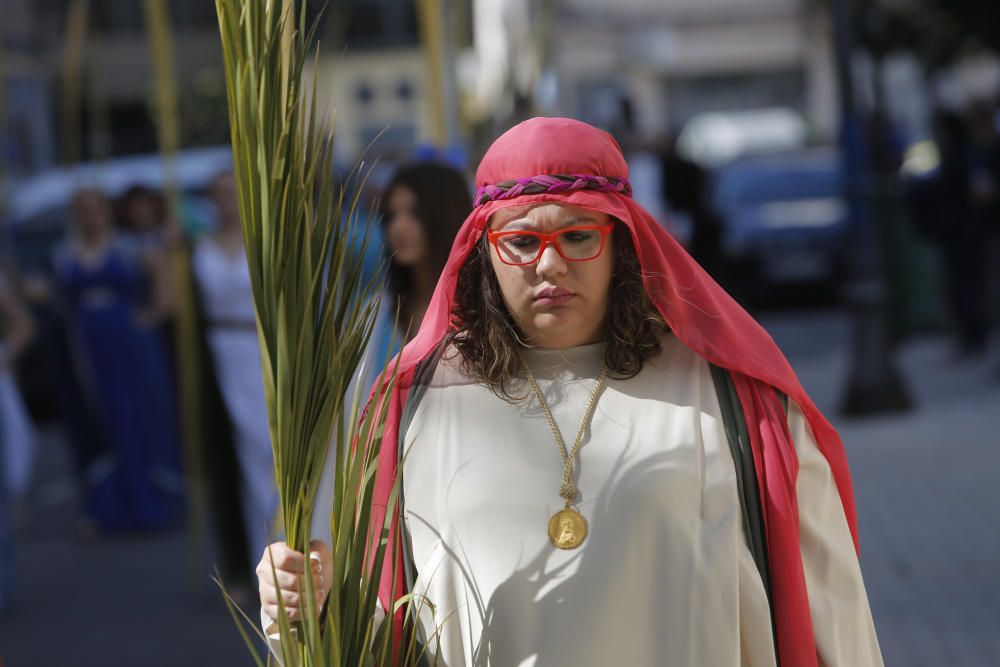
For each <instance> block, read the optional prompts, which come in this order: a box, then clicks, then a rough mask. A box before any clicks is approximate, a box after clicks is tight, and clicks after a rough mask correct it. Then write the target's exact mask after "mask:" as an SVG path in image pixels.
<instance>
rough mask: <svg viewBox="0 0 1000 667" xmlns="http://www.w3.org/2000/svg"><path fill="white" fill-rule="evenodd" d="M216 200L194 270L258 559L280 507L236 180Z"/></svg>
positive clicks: (220, 185) (223, 181) (221, 185)
mask: <svg viewBox="0 0 1000 667" xmlns="http://www.w3.org/2000/svg"><path fill="white" fill-rule="evenodd" d="M213 195H214V199H215V201H216V206H217V208H218V211H219V222H218V227H217V228H216V229H215V230H214V231H213V233H212V234H210V235H208V236H206V237H204V238H202V239H201V240H200V241H199V242H198V245H197V247H196V248H195V251H194V257H193V259H192V267H193V269H194V275H195V278H196V280H197V284H198V289H199V292H200V295H201V302H202V308H203V310H204V316H205V319H206V328H207V337H208V345H209V348H210V349H211V352H212V359H213V362H214V365H215V372H216V375H217V377H218V381H219V388H220V390H221V393H222V399H223V401H224V402H225V404H226V410H227V412H228V413H229V418H230V422H231V424H232V427H233V436H234V444H235V447H236V458H237V460H238V461H239V467H240V481H241V485H240V495H241V501H242V507H243V519H244V524H245V526H246V534H247V543H248V547H249V553H251V554H258V553H261V552H262V551H263V550H264V547H265V546H266V545H267V543H268V542H269V541H270V539H269V538H270V536H271V535H272V532H273V531H272V530H271V529H272V524H273V522H274V516H275V512H276V511H277V508H278V490H277V487H276V485H275V481H274V457H273V455H272V453H271V435H270V430H269V428H268V424H267V405H266V403H265V402H264V381H263V379H262V373H261V363H260V344H259V342H258V339H257V324H256V316H255V314H254V305H253V293H252V291H251V287H250V270H249V268H248V267H247V258H246V250H245V249H244V247H243V235H242V232H241V230H240V221H239V211H238V209H237V204H236V193H235V191H234V184H233V180H232V175H230V174H223V175H220V176H218V177H217V178H216V181H215V183H214V184H213Z"/></svg>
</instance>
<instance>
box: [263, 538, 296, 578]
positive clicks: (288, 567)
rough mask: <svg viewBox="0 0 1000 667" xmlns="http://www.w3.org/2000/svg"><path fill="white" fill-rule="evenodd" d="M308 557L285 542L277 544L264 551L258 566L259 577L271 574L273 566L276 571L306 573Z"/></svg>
mask: <svg viewBox="0 0 1000 667" xmlns="http://www.w3.org/2000/svg"><path fill="white" fill-rule="evenodd" d="M305 565H306V557H305V556H304V555H303V554H301V553H299V552H298V551H295V550H294V549H292V548H291V547H289V546H288V545H287V544H285V543H284V542H275V543H274V544H271V545H269V546H268V548H267V549H265V550H264V555H263V556H261V559H260V563H259V564H258V565H257V575H258V576H260V574H261V573H262V572H265V573H266V572H270V571H271V569H272V566H273V568H274V569H276V570H284V571H285V572H292V573H294V574H301V573H302V572H305Z"/></svg>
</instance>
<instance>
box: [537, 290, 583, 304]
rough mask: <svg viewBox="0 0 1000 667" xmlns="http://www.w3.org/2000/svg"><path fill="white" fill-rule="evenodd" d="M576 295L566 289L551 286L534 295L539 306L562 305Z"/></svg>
mask: <svg viewBox="0 0 1000 667" xmlns="http://www.w3.org/2000/svg"><path fill="white" fill-rule="evenodd" d="M574 296H576V294H574V293H573V292H571V291H569V290H568V289H563V288H561V287H552V288H549V289H544V290H542V291H541V292H539V293H538V294H536V295H535V303H536V304H538V305H539V306H564V305H566V304H567V303H569V302H570V301H572V299H573V297H574Z"/></svg>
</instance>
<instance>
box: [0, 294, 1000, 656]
mask: <svg viewBox="0 0 1000 667" xmlns="http://www.w3.org/2000/svg"><path fill="white" fill-rule="evenodd" d="M761 320H762V322H763V323H764V324H765V326H766V327H767V328H768V329H769V330H770V331H771V333H772V335H773V336H774V337H775V339H776V340H777V341H778V343H779V344H780V345H781V346H782V348H783V349H784V350H785V351H786V354H787V355H788V356H789V358H790V360H791V361H792V364H793V366H794V367H795V368H796V371H797V372H798V373H799V376H800V378H801V380H802V383H803V384H804V385H805V387H806V389H807V390H808V391H809V392H810V394H811V395H812V396H813V398H814V400H815V401H816V402H817V403H818V404H819V406H820V407H821V408H822V409H823V410H824V412H825V413H826V414H827V415H828V416H829V417H830V418H831V420H832V421H833V422H834V424H835V425H836V426H837V427H838V428H839V430H840V432H841V435H842V437H843V439H844V441H845V443H846V446H847V451H848V456H849V459H850V463H851V469H852V472H853V476H854V483H855V491H856V495H857V504H858V512H859V525H860V534H861V549H862V551H861V553H862V557H861V558H862V567H863V571H864V575H865V581H866V585H867V588H868V593H869V597H870V600H871V605H872V610H873V613H874V616H875V623H876V627H877V629H878V633H879V638H880V641H881V644H882V650H883V653H884V657H885V663H886V665H888V666H889V667H932V666H933V667H939V666H941V665H947V666H948V667H997V666H1000V484H998V483H997V476H998V472H1000V377H998V375H997V370H998V368H997V367H998V366H1000V355H998V354H994V356H993V358H992V362H991V363H989V364H987V363H986V362H985V361H983V360H978V361H964V362H959V361H956V360H954V359H953V357H952V350H951V346H950V343H949V341H948V340H946V339H943V338H930V339H924V340H917V341H914V342H911V343H908V344H907V345H906V346H904V347H903V348H902V349H901V350H899V352H898V354H897V355H896V361H897V366H898V368H899V370H900V372H901V374H902V376H903V378H904V379H905V382H906V384H907V387H908V388H909V390H910V392H911V394H912V396H913V398H914V402H915V406H916V407H915V409H914V410H912V411H911V412H909V413H906V414H900V415H890V416H880V417H873V418H865V419H853V420H847V419H844V418H842V417H840V416H839V415H838V414H837V407H838V405H839V404H840V402H841V399H842V391H843V387H844V385H845V382H846V379H847V377H846V375H847V369H848V368H849V364H848V363H847V362H848V359H849V349H848V340H849V333H850V328H849V321H848V320H847V318H846V316H845V315H844V314H843V313H841V312H838V311H833V310H830V311H814V312H802V313H788V312H784V313H767V314H765V315H764V316H763V317H762V318H761ZM995 347H996V346H995ZM74 514H75V512H74V503H73V486H72V483H71V477H70V465H69V461H68V458H67V454H66V451H65V447H64V446H63V444H62V442H61V440H60V439H59V438H58V436H57V434H53V433H48V434H47V437H45V438H44V439H43V442H42V447H41V451H40V458H39V468H38V471H37V476H36V483H35V485H34V487H33V489H32V491H31V493H30V496H29V498H28V499H27V502H25V503H24V505H23V506H22V507H21V508H20V512H19V517H18V519H19V530H18V536H17V539H18V550H19V553H18V583H19V586H20V593H21V595H20V598H19V604H18V606H17V608H16V610H15V611H13V612H12V613H9V614H8V615H6V616H3V617H0V667H22V666H23V667H69V666H74V667H76V666H83V667H90V666H92V665H93V666H100V667H138V666H142V667H160V666H163V667H166V666H171V667H175V666H179V665H185V666H188V665H190V666H195V667H201V666H206V667H207V666H211V667H227V666H229V665H234V666H235V665H251V664H252V661H251V659H250V658H249V653H248V652H247V649H246V648H245V646H244V645H243V643H242V640H241V639H240V637H239V635H238V633H237V631H236V629H235V627H234V625H233V622H232V620H231V619H230V617H229V616H228V614H227V612H226V610H225V607H224V605H223V603H222V600H221V597H220V594H219V592H218V590H217V588H216V587H215V585H214V584H213V583H212V582H211V581H210V579H209V575H210V572H211V567H210V560H211V555H210V554H209V555H206V556H204V557H202V558H199V559H196V560H195V561H194V564H195V567H194V569H193V570H192V569H191V567H189V565H190V564H191V562H192V561H191V560H190V553H191V551H190V549H189V543H188V539H187V536H186V534H185V533H184V532H183V531H176V532H173V533H169V534H160V535H148V536H136V537H129V538H117V539H111V540H97V541H85V540H81V539H79V538H77V537H75V533H74V529H73V526H74ZM664 664H668V663H667V662H665V663H664ZM546 667H548V666H546ZM555 667H560V666H555ZM706 667H711V666H706ZM843 667H851V666H843Z"/></svg>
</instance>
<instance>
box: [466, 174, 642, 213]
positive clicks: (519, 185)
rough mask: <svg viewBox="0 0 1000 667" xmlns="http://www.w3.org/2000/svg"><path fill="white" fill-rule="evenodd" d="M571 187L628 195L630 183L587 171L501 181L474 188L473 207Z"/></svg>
mask: <svg viewBox="0 0 1000 667" xmlns="http://www.w3.org/2000/svg"><path fill="white" fill-rule="evenodd" d="M571 190H596V191H598V192H620V193H621V194H623V195H626V196H628V197H631V196H632V186H631V185H629V182H628V181H626V180H625V179H623V178H615V177H613V176H593V175H591V174H550V175H542V176H530V177H528V178H516V179H513V180H509V181H501V182H499V183H497V184H496V185H484V186H483V187H481V188H479V189H478V190H476V197H475V199H474V202H475V206H482V205H483V204H485V203H486V202H488V201H499V200H502V199H514V198H515V197H520V196H521V195H537V194H540V193H543V192H570V191H571Z"/></svg>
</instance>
